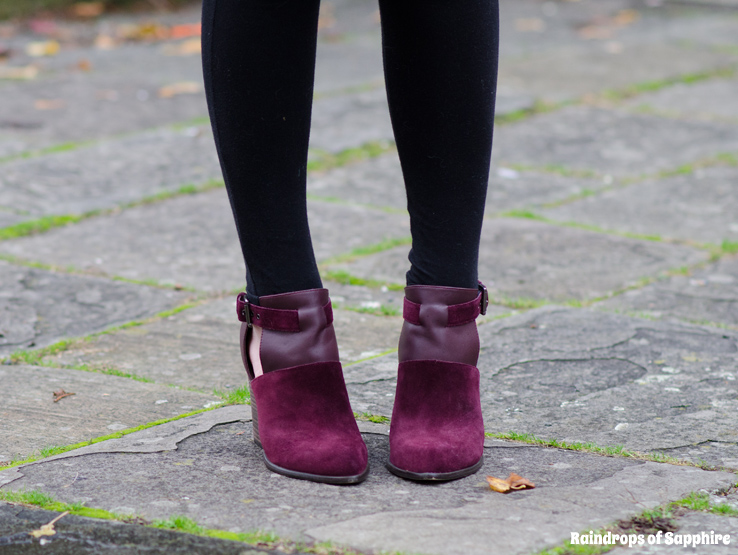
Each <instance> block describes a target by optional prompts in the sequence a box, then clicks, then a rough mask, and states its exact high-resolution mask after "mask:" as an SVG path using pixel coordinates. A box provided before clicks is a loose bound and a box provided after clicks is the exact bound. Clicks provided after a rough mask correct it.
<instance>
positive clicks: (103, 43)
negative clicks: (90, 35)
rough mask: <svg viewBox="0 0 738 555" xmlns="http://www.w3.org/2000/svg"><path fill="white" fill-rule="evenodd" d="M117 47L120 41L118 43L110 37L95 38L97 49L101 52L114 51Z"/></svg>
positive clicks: (100, 36) (98, 36)
mask: <svg viewBox="0 0 738 555" xmlns="http://www.w3.org/2000/svg"><path fill="white" fill-rule="evenodd" d="M117 46H118V41H116V40H115V39H114V38H113V37H111V36H110V35H97V37H96V38H95V48H98V49H100V50H112V49H113V48H116V47H117Z"/></svg>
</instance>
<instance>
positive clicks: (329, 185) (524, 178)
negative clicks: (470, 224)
mask: <svg viewBox="0 0 738 555" xmlns="http://www.w3.org/2000/svg"><path fill="white" fill-rule="evenodd" d="M610 181H611V179H608V180H604V181H603V180H602V179H583V178H578V177H564V176H561V175H557V174H553V173H541V172H532V171H517V170H513V169H511V168H505V167H493V168H492V169H491V171H490V176H489V189H488V191H487V205H486V211H487V213H488V214H495V213H501V212H505V211H508V210H521V209H525V208H539V207H541V206H543V205H546V204H548V203H551V202H556V201H561V200H564V199H566V198H569V197H570V196H572V195H577V194H580V193H582V192H583V191H596V190H598V189H601V188H602V187H605V186H607V183H608V182H610ZM308 192H309V193H310V194H312V195H314V196H315V197H316V198H320V197H332V198H339V199H342V200H345V201H348V202H356V203H360V204H366V205H369V206H381V207H385V208H391V209H394V210H402V211H404V210H406V208H407V197H406V195H405V184H404V179H403V177H402V168H401V167H400V160H399V158H398V156H397V153H390V154H385V155H382V156H377V157H376V158H371V159H369V160H365V161H363V162H360V163H357V164H350V165H347V166H343V167H340V168H335V169H332V170H329V171H323V172H314V173H312V174H311V175H310V176H309V177H308Z"/></svg>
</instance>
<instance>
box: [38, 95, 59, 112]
mask: <svg viewBox="0 0 738 555" xmlns="http://www.w3.org/2000/svg"><path fill="white" fill-rule="evenodd" d="M64 106H66V102H64V101H63V100H60V99H58V98H53V99H51V98H39V99H38V100H36V101H35V102H34V103H33V107H34V108H36V110H58V109H59V108H64Z"/></svg>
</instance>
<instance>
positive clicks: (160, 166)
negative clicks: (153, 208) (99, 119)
mask: <svg viewBox="0 0 738 555" xmlns="http://www.w3.org/2000/svg"><path fill="white" fill-rule="evenodd" d="M220 177H221V172H220V164H219V163H218V158H217V156H216V154H215V145H214V143H213V137H212V134H211V133H210V129H209V126H208V127H206V126H190V127H186V128H183V129H166V128H163V129H158V130H155V131H150V132H145V133H140V134H135V135H131V136H126V137H122V138H118V139H111V140H105V141H101V142H98V143H95V144H92V145H90V146H87V147H83V148H79V149H76V150H73V151H69V152H59V153H56V154H50V155H45V156H41V157H34V158H30V159H21V160H16V161H12V162H8V163H5V164H3V166H2V176H0V198H2V202H3V203H4V204H5V205H6V206H12V207H13V209H15V210H16V211H22V212H23V214H24V217H25V218H26V219H31V218H35V217H39V216H44V215H50V214H82V213H85V212H88V211H90V210H98V209H105V208H113V207H115V206H118V205H121V204H125V203H128V202H134V201H137V200H140V199H141V198H144V197H147V196H151V195H155V194H157V193H162V192H165V191H173V190H177V189H178V188H179V187H181V186H183V185H199V184H201V183H204V182H207V181H209V180H212V179H220ZM2 214H3V213H0V218H2ZM2 223H3V222H2V220H0V225H2Z"/></svg>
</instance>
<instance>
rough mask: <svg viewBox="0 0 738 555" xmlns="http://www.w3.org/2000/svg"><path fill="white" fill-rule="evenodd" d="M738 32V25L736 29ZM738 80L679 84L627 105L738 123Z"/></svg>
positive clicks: (689, 117)
mask: <svg viewBox="0 0 738 555" xmlns="http://www.w3.org/2000/svg"><path fill="white" fill-rule="evenodd" d="M736 27H737V30H738V25H737V26H736ZM736 96H738V80H736V79H714V80H710V81H703V82H699V83H693V84H686V83H677V84H676V85H673V86H671V87H668V88H665V89H662V90H660V91H657V92H654V93H648V94H644V95H641V96H638V97H636V98H633V99H631V100H628V101H627V102H625V104H624V106H626V107H627V108H630V109H632V110H636V111H642V112H652V113H656V114H659V115H665V116H671V117H678V118H686V119H701V120H706V121H719V122H726V123H727V122H730V123H738V107H737V106H736V102H735V98H736Z"/></svg>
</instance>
